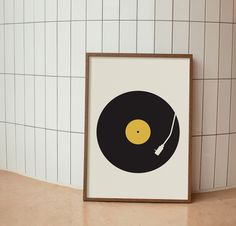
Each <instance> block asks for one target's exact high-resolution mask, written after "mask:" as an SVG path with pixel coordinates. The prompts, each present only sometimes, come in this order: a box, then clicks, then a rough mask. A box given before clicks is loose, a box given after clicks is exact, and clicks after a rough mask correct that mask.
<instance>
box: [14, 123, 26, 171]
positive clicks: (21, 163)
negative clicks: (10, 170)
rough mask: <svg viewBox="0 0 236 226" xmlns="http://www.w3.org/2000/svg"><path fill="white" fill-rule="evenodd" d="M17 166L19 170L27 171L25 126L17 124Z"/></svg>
mask: <svg viewBox="0 0 236 226" xmlns="http://www.w3.org/2000/svg"><path fill="white" fill-rule="evenodd" d="M16 166H17V172H20V173H25V128H24V126H21V125H16Z"/></svg>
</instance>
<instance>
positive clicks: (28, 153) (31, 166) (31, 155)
mask: <svg viewBox="0 0 236 226" xmlns="http://www.w3.org/2000/svg"><path fill="white" fill-rule="evenodd" d="M25 163H26V168H25V169H26V175H28V176H31V177H34V176H35V129H34V128H32V127H25Z"/></svg>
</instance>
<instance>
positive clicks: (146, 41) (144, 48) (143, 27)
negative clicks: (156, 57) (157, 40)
mask: <svg viewBox="0 0 236 226" xmlns="http://www.w3.org/2000/svg"><path fill="white" fill-rule="evenodd" d="M153 28H154V22H153V21H139V22H138V33H137V52H138V53H153V52H154V29H153Z"/></svg>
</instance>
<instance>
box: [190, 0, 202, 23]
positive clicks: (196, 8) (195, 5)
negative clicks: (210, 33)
mask: <svg viewBox="0 0 236 226" xmlns="http://www.w3.org/2000/svg"><path fill="white" fill-rule="evenodd" d="M205 1H206V0H190V20H193V21H204V19H205Z"/></svg>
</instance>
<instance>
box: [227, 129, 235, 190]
mask: <svg viewBox="0 0 236 226" xmlns="http://www.w3.org/2000/svg"><path fill="white" fill-rule="evenodd" d="M235 147H236V134H230V142H229V163H228V178H227V182H228V183H227V186H229V187H233V186H236V173H235V172H236V164H235V159H236V148H235Z"/></svg>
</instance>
